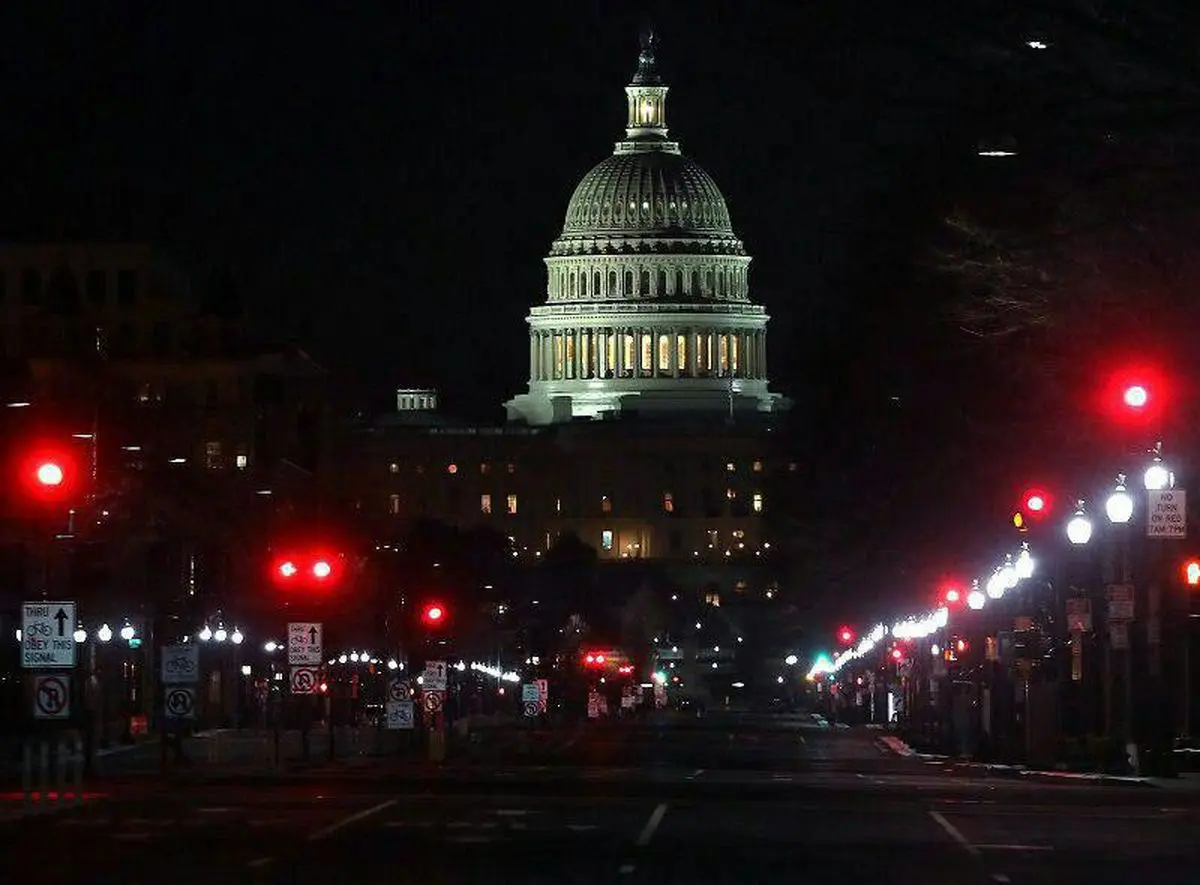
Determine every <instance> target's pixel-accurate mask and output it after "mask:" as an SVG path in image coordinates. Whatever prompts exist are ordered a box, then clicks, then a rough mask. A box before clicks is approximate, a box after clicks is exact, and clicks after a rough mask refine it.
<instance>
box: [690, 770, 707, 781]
mask: <svg viewBox="0 0 1200 885" xmlns="http://www.w3.org/2000/svg"><path fill="white" fill-rule="evenodd" d="M702 774H704V769H703V768H697V769H696V770H695V771H693V772H692V773H691V774H689V775H688V776H687V779H688V780H690V781H694V780H695V779H696V778H698V777H700V775H702Z"/></svg>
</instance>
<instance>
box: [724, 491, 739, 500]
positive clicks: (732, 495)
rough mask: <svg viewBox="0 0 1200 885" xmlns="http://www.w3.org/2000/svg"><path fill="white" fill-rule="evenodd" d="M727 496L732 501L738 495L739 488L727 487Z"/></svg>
mask: <svg viewBox="0 0 1200 885" xmlns="http://www.w3.org/2000/svg"><path fill="white" fill-rule="evenodd" d="M725 497H726V498H728V499H729V500H730V501H732V500H733V499H734V498H736V497H737V489H726V490H725Z"/></svg>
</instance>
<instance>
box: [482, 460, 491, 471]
mask: <svg viewBox="0 0 1200 885" xmlns="http://www.w3.org/2000/svg"><path fill="white" fill-rule="evenodd" d="M491 469H492V465H491V464H489V463H488V462H487V461H481V462H480V463H479V472H480V473H488V472H489V471H490V470H491Z"/></svg>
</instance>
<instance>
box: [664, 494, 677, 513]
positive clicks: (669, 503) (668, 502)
mask: <svg viewBox="0 0 1200 885" xmlns="http://www.w3.org/2000/svg"><path fill="white" fill-rule="evenodd" d="M663 512H664V513H674V512H675V497H674V496H673V495H672V494H671V493H670V492H663Z"/></svg>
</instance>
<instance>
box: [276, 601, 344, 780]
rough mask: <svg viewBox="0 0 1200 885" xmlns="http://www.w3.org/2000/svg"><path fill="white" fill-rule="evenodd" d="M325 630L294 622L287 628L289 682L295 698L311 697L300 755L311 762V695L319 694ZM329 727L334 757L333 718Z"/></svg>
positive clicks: (307, 702) (306, 705)
mask: <svg viewBox="0 0 1200 885" xmlns="http://www.w3.org/2000/svg"><path fill="white" fill-rule="evenodd" d="M324 634H325V626H324V624H322V623H320V622H319V621H291V622H290V623H288V625H287V660H288V666H289V667H290V668H291V672H290V673H289V677H290V679H289V682H290V685H291V691H292V694H299V695H308V696H309V697H305V698H303V700H302V705H303V709H304V713H303V715H302V716H301V717H300V753H301V755H302V756H303V758H304V761H305V762H307V761H308V758H309V743H308V736H309V733H310V731H311V730H312V721H311V720H312V698H311V696H312V695H315V694H316V693H317V685H318V684H319V682H318V669H319V668H320V666H321V658H322V657H323V652H324V644H325V637H324ZM330 712H331V715H330V725H329V752H330V754H331V755H332V753H333V717H332V711H330Z"/></svg>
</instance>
